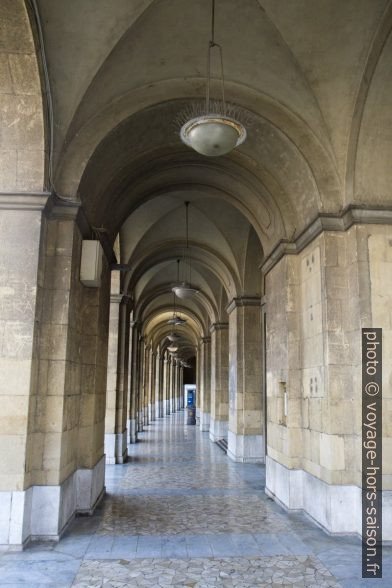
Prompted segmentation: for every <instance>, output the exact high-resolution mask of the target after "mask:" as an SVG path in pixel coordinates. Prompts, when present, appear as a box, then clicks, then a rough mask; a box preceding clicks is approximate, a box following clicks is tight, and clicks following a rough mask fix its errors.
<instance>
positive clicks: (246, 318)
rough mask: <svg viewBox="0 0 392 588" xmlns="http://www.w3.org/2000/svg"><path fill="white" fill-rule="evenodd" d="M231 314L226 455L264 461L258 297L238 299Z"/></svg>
mask: <svg viewBox="0 0 392 588" xmlns="http://www.w3.org/2000/svg"><path fill="white" fill-rule="evenodd" d="M227 312H228V313H229V432H228V450H227V455H228V457H230V458H231V459H233V460H235V461H240V462H251V463H252V462H261V463H262V462H264V439H263V394H262V369H261V368H262V338H261V306H260V299H259V298H245V297H244V298H235V299H233V300H232V302H231V303H230V304H229V306H228V308H227Z"/></svg>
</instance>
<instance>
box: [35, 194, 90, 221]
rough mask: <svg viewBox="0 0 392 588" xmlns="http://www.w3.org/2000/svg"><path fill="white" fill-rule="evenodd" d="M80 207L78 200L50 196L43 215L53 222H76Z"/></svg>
mask: <svg viewBox="0 0 392 588" xmlns="http://www.w3.org/2000/svg"><path fill="white" fill-rule="evenodd" d="M81 206H82V203H81V202H80V201H78V200H67V199H65V198H60V197H59V196H57V194H51V196H50V198H49V199H48V202H47V205H46V208H45V215H46V216H47V217H48V218H49V219H53V220H76V217H77V216H78V214H79V211H80V210H81ZM86 220H87V219H86Z"/></svg>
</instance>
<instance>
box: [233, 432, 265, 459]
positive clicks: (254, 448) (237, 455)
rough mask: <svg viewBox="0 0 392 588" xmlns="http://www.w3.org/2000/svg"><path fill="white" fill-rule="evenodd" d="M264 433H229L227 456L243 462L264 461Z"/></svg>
mask: <svg viewBox="0 0 392 588" xmlns="http://www.w3.org/2000/svg"><path fill="white" fill-rule="evenodd" d="M263 441H264V439H263V435H236V434H235V433H233V432H232V431H228V434H227V457H230V459H232V460H233V461H238V462H241V463H264V442H263Z"/></svg>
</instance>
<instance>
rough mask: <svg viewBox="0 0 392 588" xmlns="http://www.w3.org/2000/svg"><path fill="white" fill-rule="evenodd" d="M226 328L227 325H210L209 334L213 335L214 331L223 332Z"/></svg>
mask: <svg viewBox="0 0 392 588" xmlns="http://www.w3.org/2000/svg"><path fill="white" fill-rule="evenodd" d="M228 328H229V323H212V325H211V326H210V333H215V331H224V330H225V329H228Z"/></svg>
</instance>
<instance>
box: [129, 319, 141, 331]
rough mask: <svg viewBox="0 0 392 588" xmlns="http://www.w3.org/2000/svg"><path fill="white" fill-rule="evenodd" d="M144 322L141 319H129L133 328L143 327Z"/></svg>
mask: <svg viewBox="0 0 392 588" xmlns="http://www.w3.org/2000/svg"><path fill="white" fill-rule="evenodd" d="M141 325H142V323H141V321H139V320H137V319H136V320H135V321H129V326H130V327H131V329H138V328H139V327H141Z"/></svg>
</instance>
